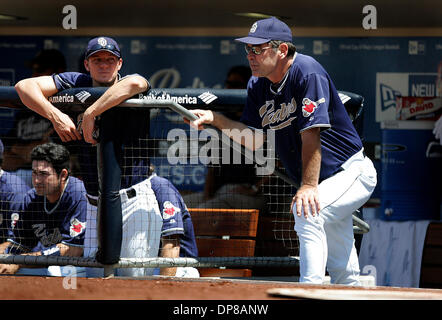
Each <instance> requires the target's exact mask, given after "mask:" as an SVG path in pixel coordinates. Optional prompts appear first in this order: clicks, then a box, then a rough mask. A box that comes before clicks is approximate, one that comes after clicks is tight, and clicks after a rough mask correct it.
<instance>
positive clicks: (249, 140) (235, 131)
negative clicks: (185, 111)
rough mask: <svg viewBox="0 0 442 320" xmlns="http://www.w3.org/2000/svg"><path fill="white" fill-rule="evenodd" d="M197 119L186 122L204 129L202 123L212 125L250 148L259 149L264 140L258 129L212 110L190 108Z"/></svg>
mask: <svg viewBox="0 0 442 320" xmlns="http://www.w3.org/2000/svg"><path fill="white" fill-rule="evenodd" d="M190 111H191V112H192V113H193V114H194V115H196V116H198V119H196V120H194V121H192V122H189V121H187V120H184V121H185V122H186V123H190V125H191V126H192V127H194V128H197V129H198V130H202V129H204V124H208V125H212V126H214V127H216V128H218V129H220V130H223V132H224V133H225V134H227V135H228V136H229V138H231V139H232V140H234V141H235V142H237V143H239V144H242V145H243V146H245V147H246V148H248V149H250V150H256V149H259V148H260V147H261V146H262V145H263V143H264V141H265V136H264V134H263V133H261V132H260V131H256V130H251V129H250V128H249V127H248V126H246V125H245V124H244V123H242V122H239V121H235V120H232V119H230V118H228V117H226V116H224V115H222V114H221V113H218V112H213V111H211V110H190Z"/></svg>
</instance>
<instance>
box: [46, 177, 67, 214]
mask: <svg viewBox="0 0 442 320" xmlns="http://www.w3.org/2000/svg"><path fill="white" fill-rule="evenodd" d="M68 183H69V178H68V179H67V180H66V183H65V185H64V187H63V191H62V192H61V195H60V198H58V201H57V203H56V204H55V206H54V207H53V208H52V209H51V210H49V211H48V209H47V208H46V197H45V196H44V197H43V205H44V209H45V212H46V213H47V214H52V213H53V212H54V211H55V210H56V209H57V208H58V205H59V204H60V201H61V198H62V197H63V194H64V191H65V190H66V187H67V186H68Z"/></svg>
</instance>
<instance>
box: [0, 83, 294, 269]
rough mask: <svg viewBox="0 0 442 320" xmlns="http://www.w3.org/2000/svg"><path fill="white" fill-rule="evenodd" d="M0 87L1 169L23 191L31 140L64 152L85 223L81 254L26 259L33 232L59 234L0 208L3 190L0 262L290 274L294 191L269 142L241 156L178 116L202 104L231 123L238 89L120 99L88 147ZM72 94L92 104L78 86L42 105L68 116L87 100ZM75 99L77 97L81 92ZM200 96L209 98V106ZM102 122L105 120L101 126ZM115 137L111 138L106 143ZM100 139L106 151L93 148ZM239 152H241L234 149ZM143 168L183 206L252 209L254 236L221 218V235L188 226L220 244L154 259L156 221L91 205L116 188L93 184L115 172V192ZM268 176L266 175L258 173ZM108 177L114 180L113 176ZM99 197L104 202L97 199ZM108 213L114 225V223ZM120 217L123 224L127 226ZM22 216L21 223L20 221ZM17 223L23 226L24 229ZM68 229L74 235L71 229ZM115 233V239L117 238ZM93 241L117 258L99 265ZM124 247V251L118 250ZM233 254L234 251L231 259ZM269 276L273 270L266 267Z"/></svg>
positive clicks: (140, 176)
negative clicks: (81, 196) (83, 199)
mask: <svg viewBox="0 0 442 320" xmlns="http://www.w3.org/2000/svg"><path fill="white" fill-rule="evenodd" d="M87 90H89V91H87ZM0 91H1V94H0V100H1V102H2V104H4V105H5V107H3V108H0V110H1V113H0V116H1V122H2V132H1V139H2V141H3V144H4V146H5V152H4V159H3V164H2V167H3V170H4V172H12V173H16V174H18V175H21V176H22V178H23V179H24V181H25V183H26V184H27V186H28V188H32V186H33V185H32V180H31V176H30V172H31V171H30V170H31V167H30V158H29V153H30V150H32V148H33V147H34V146H36V145H38V144H41V143H44V142H47V141H52V142H55V143H59V144H63V145H64V146H66V147H67V148H68V149H69V151H70V153H71V177H75V178H78V179H79V180H81V181H82V182H83V183H84V185H85V187H86V190H87V193H88V197H87V198H88V199H87V210H88V214H87V217H88V221H87V223H86V225H85V228H86V231H88V232H86V239H85V247H84V252H85V253H84V255H83V256H81V257H56V256H55V257H54V256H50V255H49V256H32V255H27V254H29V253H30V252H31V251H32V250H37V249H36V247H34V245H37V243H38V242H39V241H40V242H41V239H43V238H44V239H45V241H47V244H48V246H49V245H50V244H53V243H55V242H56V241H60V239H61V238H60V237H61V236H60V234H63V230H58V231H57V230H56V229H57V227H53V228H52V229H51V228H50V227H48V228H47V229H45V226H44V225H45V224H48V223H49V224H51V222H48V221H47V220H48V219H49V220H51V219H52V226H54V225H55V224H56V223H55V220H56V217H51V218H48V215H41V214H40V213H39V212H36V213H34V214H33V213H30V214H28V215H27V216H25V215H24V213H17V212H12V211H11V208H10V206H9V204H10V202H11V201H12V200H11V198H10V195H9V194H6V193H4V194H2V199H1V200H0V204H1V208H0V210H1V226H0V236H1V237H2V239H1V243H5V242H8V241H10V242H11V241H12V243H13V245H10V246H11V247H17V248H18V249H17V248H16V249H14V250H9V251H8V252H7V253H6V254H2V255H0V261H1V263H8V264H10V263H13V264H23V265H38V266H49V265H74V266H79V267H93V268H95V267H100V268H101V267H105V268H106V270H107V272H108V273H112V270H113V269H114V268H123V269H126V268H141V269H146V270H151V269H153V268H160V267H171V266H192V267H200V268H204V267H217V268H218V267H233V268H240V267H242V268H244V267H246V268H252V269H253V271H254V274H257V275H259V274H265V272H263V271H262V270H265V268H262V267H268V268H273V267H278V268H280V267H287V268H288V269H289V270H291V271H290V272H293V273H297V267H298V262H299V258H298V255H299V246H298V240H297V237H296V233H295V232H294V229H293V228H294V219H293V216H292V214H291V213H290V212H289V208H290V203H291V199H292V196H293V194H294V192H295V190H296V189H295V187H294V186H293V185H292V184H291V183H290V181H287V179H284V169H283V168H282V167H281V166H280V164H279V161H278V159H277V157H276V156H275V154H274V151H272V150H271V149H272V146H271V144H269V143H267V144H265V148H263V149H262V150H261V151H262V153H259V154H256V153H252V154H251V156H250V154H249V155H248V156H244V155H242V154H241V152H239V150H238V148H235V146H234V144H231V143H230V142H229V140H228V139H226V135H223V134H221V133H220V132H219V131H218V132H217V131H215V130H213V131H210V129H211V128H206V130H202V131H197V130H194V129H191V128H190V127H189V125H188V124H185V123H184V122H183V112H182V110H181V109H180V108H183V106H184V107H185V108H188V109H192V108H202V109H204V108H210V109H214V110H217V111H220V112H223V113H224V114H225V115H226V116H228V117H230V118H233V119H238V117H239V116H240V113H241V111H242V108H243V103H244V101H245V94H246V93H245V91H244V90H204V89H203V90H194V89H175V90H174V89H168V90H152V91H151V92H150V94H149V96H148V97H147V98H146V97H144V99H131V100H128V101H127V102H126V103H123V104H122V106H119V107H117V108H114V109H115V110H113V112H114V114H113V115H112V117H108V118H106V117H102V118H101V119H100V120H99V121H101V123H100V132H99V133H100V136H101V137H100V139H102V136H105V137H107V138H105V139H104V140H103V139H102V140H100V143H99V145H98V146H91V145H89V144H86V143H84V142H82V141H76V142H69V143H62V142H61V141H60V139H59V138H58V136H57V135H56V133H55V132H54V131H53V130H52V126H51V124H50V123H49V122H48V121H46V120H44V119H43V118H41V117H40V116H38V115H37V114H35V113H34V112H32V111H29V110H27V109H26V108H23V106H21V105H20V103H19V102H17V96H16V94H15V92H14V91H11V88H2V90H0ZM5 92H6V93H5ZM79 92H86V93H89V94H90V95H91V96H92V97H91V99H92V98H94V97H95V99H92V101H94V100H96V99H97V98H98V97H99V96H100V95H101V94H102V92H103V91H100V90H99V88H95V89H86V91H85V90H83V89H82V88H80V89H76V91H72V90H67V92H66V91H65V92H61V93H59V94H57V96H56V97H55V98H54V97H53V98H52V100H51V102H52V103H53V104H54V105H56V106H57V107H59V108H60V109H62V110H64V111H65V112H66V113H68V114H69V115H70V116H71V117H72V118H73V119H74V121H77V117H78V115H79V114H80V113H81V112H82V111H83V110H84V109H85V108H86V107H87V106H88V105H90V103H92V101H86V103H85V101H84V99H82V100H83V101H82V100H80V98H78V97H79V96H78V93H79ZM81 97H84V93H82V95H81ZM208 99H211V100H210V102H209V103H207V102H208V101H209V100H208ZM5 101H6V102H8V103H5ZM11 101H12V102H11ZM179 102H181V104H180V103H179ZM6 107H9V108H6ZM11 107H12V108H11ZM105 121H107V122H106V125H104V124H103V122H105ZM106 132H107V133H106ZM115 141H118V143H117V144H115V143H114V142H115ZM109 143H110V144H111V148H110V149H109V148H107V149H106V148H105V147H103V146H104V145H106V144H109ZM100 145H101V147H100ZM100 148H101V149H100ZM109 152H110V153H111V154H112V158H113V160H115V163H114V164H110V165H109V164H108V163H107V164H105V165H104V167H105V168H103V162H106V161H109ZM242 152H243V153H244V150H243V151H242ZM257 163H259V164H257ZM269 168H270V171H269ZM272 168H276V170H272ZM152 172H154V173H155V174H156V175H158V176H160V177H163V178H166V179H167V180H169V181H170V182H171V183H172V184H173V185H174V186H175V187H176V189H177V190H178V191H179V192H180V194H181V195H182V197H183V199H184V202H185V203H186V205H187V207H188V208H189V209H192V208H199V209H204V208H205V209H257V210H259V215H258V221H257V223H256V230H255V234H252V235H250V234H247V235H246V236H245V235H244V234H242V233H238V232H237V231H238V228H240V229H241V228H248V227H249V225H250V221H248V220H247V221H246V220H244V221H241V219H239V221H238V219H236V220H235V219H232V222H231V225H229V223H230V222H227V223H226V222H223V223H224V224H223V230H229V229H230V230H231V234H225V235H224V234H217V231H214V232H215V233H214V234H211V233H210V234H209V235H207V234H200V232H199V230H196V229H195V234H196V236H197V238H200V239H201V241H205V240H207V239H208V238H217V239H216V240H223V241H214V242H213V246H215V245H216V246H219V248H215V247H213V248H210V250H209V252H208V253H206V252H205V253H204V255H205V256H201V255H200V256H198V257H180V258H164V257H162V253H161V250H162V248H161V241H160V239H159V238H158V239H156V240H155V241H154V242H157V247H155V245H153V246H150V244H149V239H147V238H149V237H150V236H152V234H153V233H155V234H157V235H161V234H162V232H165V230H163V229H164V228H163V226H162V225H161V223H159V224H154V223H153V220H152V218H151V217H146V216H143V215H139V216H137V215H135V216H132V217H129V218H128V217H127V216H125V212H124V210H123V213H122V215H121V213H120V216H119V217H117V219H114V220H112V218H109V216H106V215H104V214H103V213H102V212H100V204H99V202H101V206H102V207H101V208H103V207H104V208H105V209H101V210H103V211H106V208H108V207H105V206H103V203H106V201H108V202H111V201H115V199H116V198H118V201H121V200H120V197H121V192H120V194H117V195H115V194H114V193H115V192H114V191H112V190H111V189H106V187H103V184H105V185H106V184H107V183H109V182H108V180H110V176H115V175H118V177H117V180H119V181H118V182H119V185H118V186H119V187H120V189H126V187H127V189H129V188H130V186H132V185H134V184H137V183H139V182H140V181H142V180H144V179H146V178H148V177H149V176H150V174H151V173H152ZM269 172H271V174H268V173H269ZM275 172H276V173H278V174H275ZM281 176H282V177H281ZM106 179H107V180H106ZM112 179H113V182H114V183H115V181H116V179H115V177H113V178H112ZM17 183H18V182H17ZM114 189H115V188H114ZM109 190H111V191H109ZM164 190H166V189H164ZM125 195H127V194H126V193H125ZM137 196H141V195H140V194H138V195H137ZM106 197H108V198H109V197H110V198H112V197H113V198H112V199H110V200H109V199H108V200H103V198H106ZM143 197H144V195H143ZM145 197H146V198H148V197H149V195H148V194H146V195H145ZM94 201H95V205H94ZM43 205H45V204H43ZM46 205H47V207H46V209H48V208H49V210H50V209H51V208H52V207H53V206H55V205H56V204H50V203H49V204H46ZM120 205H121V204H118V206H120ZM123 205H125V204H123ZM127 205H128V206H130V205H131V203H130V202H128V204H127ZM43 207H44V206H43ZM44 208H45V207H44ZM190 211H191V210H190ZM106 213H108V212H107V211H106ZM165 215H166V213H165V212H160V213H159V217H161V218H163V219H164V218H166V216H165ZM157 217H158V214H157ZM114 218H115V217H114ZM38 219H42V221H39V220H38ZM118 219H119V220H120V222H119V223H120V224H118V223H116V221H117V220H118ZM125 219H126V220H125ZM130 219H132V220H131V221H130V222H131V223H127V222H128V221H129V220H130ZM137 219H139V220H137ZM25 220H26V221H28V220H30V221H28V222H27V223H22V221H25ZM70 223H71V221H70ZM198 223H200V222H198ZM203 223H206V224H207V226H210V227H211V230H216V229H217V226H216V224H217V223H220V222H219V220H216V221H214V220H211V218H210V216H209V215H207V221H205V219H204V218H203ZM213 224H215V227H214V226H213ZM226 224H227V225H226ZM146 226H147V227H148V228H150V229H149V231H148V232H144V231H145V227H146ZM70 227H71V228H74V229H75V224H73V223H71V226H70ZM20 228H23V229H22V230H21V229H20ZM26 228H28V230H25V229H26ZM103 228H104V229H105V230H103ZM128 228H133V229H128ZM155 228H157V229H155ZM158 228H160V229H158ZM161 228H162V229H161ZM11 229H14V230H12V231H11ZM108 229H109V230H108ZM77 230H78V229H77ZM91 230H93V231H94V232H91ZM115 230H117V231H119V232H120V233H118V232H115ZM39 232H40V233H41V232H45V236H44V237H43V238H42V237H41V234H39ZM71 232H74V234H75V231H71ZM211 232H212V231H211ZM223 232H224V231H223ZM128 233H130V234H135V235H137V236H133V237H132V238H130V239H127V238H125V237H126V235H127V234H128ZM201 233H202V232H201ZM103 234H104V235H103ZM39 236H40V237H39ZM138 236H139V237H138ZM106 237H107V238H106ZM118 237H121V240H120V239H119V238H118ZM137 237H138V238H137ZM36 239H39V241H36ZM231 240H234V241H238V242H237V243H238V244H237V245H236V246H237V247H238V246H239V247H240V246H243V245H244V243H245V242H244V241H245V240H247V241H249V240H250V241H252V243H253V245H252V248H251V250H245V251H238V250H233V249H231V246H228V245H227V244H228V243H231V242H232V241H231ZM241 241H242V242H241ZM115 243H117V246H118V243H121V245H120V247H119V248H117V249H115ZM37 246H38V245H37ZM223 246H225V248H223ZM98 247H100V248H102V247H109V248H110V249H109V250H110V252H111V253H110V254H111V255H114V256H117V261H111V263H109V262H108V261H110V260H108V261H106V260H105V259H97V256H96V254H97V249H98ZM129 247H130V250H127V249H128V248H129ZM234 247H235V245H234ZM146 248H148V249H146ZM105 249H106V248H105ZM146 250H150V252H149V254H146ZM227 250H232V251H230V252H229V251H227ZM104 251H105V250H104ZM213 252H217V253H219V254H217V253H213ZM238 252H240V254H243V255H244V256H240V255H238ZM23 254H25V255H23ZM200 254H201V252H200ZM255 268H256V269H255ZM269 270H270V269H269ZM272 273H273V275H274V269H273V271H272ZM146 274H147V275H148V274H151V273H150V271H149V272H147V273H143V274H142V275H146Z"/></svg>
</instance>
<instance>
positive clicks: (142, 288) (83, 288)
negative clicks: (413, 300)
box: [0, 276, 442, 300]
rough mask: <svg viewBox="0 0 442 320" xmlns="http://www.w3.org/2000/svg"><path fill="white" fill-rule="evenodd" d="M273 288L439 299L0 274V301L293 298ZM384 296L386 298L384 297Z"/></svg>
mask: <svg viewBox="0 0 442 320" xmlns="http://www.w3.org/2000/svg"><path fill="white" fill-rule="evenodd" d="M274 288H292V289H302V291H304V292H308V291H312V290H316V291H318V290H336V289H339V290H341V291H342V290H346V292H348V295H347V296H345V297H344V299H350V300H351V299H352V297H351V292H354V291H351V290H363V291H364V292H368V291H377V292H379V291H382V293H385V294H388V293H392V294H396V295H392V298H393V299H395V298H396V297H397V293H398V292H404V293H405V294H410V293H413V294H416V297H418V298H419V297H422V296H423V297H428V299H440V300H442V290H439V289H411V288H387V287H374V288H349V287H344V286H337V285H306V284H300V283H297V282H282V281H250V280H228V279H209V278H206V279H203V278H200V279H187V280H186V279H173V278H166V277H150V278H146V279H140V280H138V279H137V280H135V279H121V278H109V279H90V278H89V279H86V278H76V279H75V280H74V279H68V278H61V277H33V276H0V300H281V299H282V300H287V299H294V298H293V297H285V296H277V295H271V294H269V293H268V292H267V290H269V289H274ZM387 299H388V298H387Z"/></svg>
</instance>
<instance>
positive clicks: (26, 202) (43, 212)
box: [8, 177, 87, 255]
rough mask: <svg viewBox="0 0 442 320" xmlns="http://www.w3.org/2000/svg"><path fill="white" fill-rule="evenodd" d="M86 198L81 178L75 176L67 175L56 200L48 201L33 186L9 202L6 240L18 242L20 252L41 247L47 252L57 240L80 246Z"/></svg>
mask: <svg viewBox="0 0 442 320" xmlns="http://www.w3.org/2000/svg"><path fill="white" fill-rule="evenodd" d="M86 201H87V200H86V190H85V188H84V185H83V182H82V181H81V180H79V179H77V178H75V177H69V180H68V183H67V185H66V188H65V190H64V192H63V194H62V195H61V197H60V199H59V201H57V202H56V203H49V202H48V201H46V200H45V197H43V196H39V195H37V194H36V192H35V189H34V188H33V189H31V190H29V191H28V192H27V193H26V194H25V196H24V198H23V199H22V200H21V201H18V202H15V203H14V204H13V205H11V213H10V217H9V219H8V223H9V232H8V233H9V237H8V240H9V241H11V242H13V243H17V244H19V245H20V247H21V251H22V252H26V251H27V252H29V251H31V252H36V251H42V252H43V254H48V255H50V254H51V249H52V248H53V247H54V246H55V245H56V244H58V243H64V244H66V245H69V246H78V247H83V244H84V234H85V232H84V231H85V228H86V210H87V209H86ZM15 253H21V252H15Z"/></svg>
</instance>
